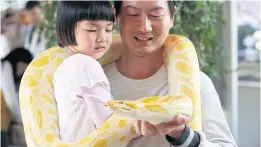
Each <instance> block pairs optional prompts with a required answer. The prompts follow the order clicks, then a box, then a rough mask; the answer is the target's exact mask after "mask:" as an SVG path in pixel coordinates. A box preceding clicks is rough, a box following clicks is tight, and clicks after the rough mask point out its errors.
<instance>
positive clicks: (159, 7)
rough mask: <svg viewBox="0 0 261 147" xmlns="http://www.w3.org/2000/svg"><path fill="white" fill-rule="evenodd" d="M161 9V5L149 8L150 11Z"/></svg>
mask: <svg viewBox="0 0 261 147" xmlns="http://www.w3.org/2000/svg"><path fill="white" fill-rule="evenodd" d="M162 9H164V8H163V7H161V6H156V7H154V8H152V9H150V10H151V11H155V10H162Z"/></svg>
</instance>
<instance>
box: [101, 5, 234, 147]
mask: <svg viewBox="0 0 261 147" xmlns="http://www.w3.org/2000/svg"><path fill="white" fill-rule="evenodd" d="M115 10H116V17H117V23H118V26H119V31H120V34H121V39H122V43H123V54H122V57H121V58H120V59H119V60H117V61H116V62H113V63H111V64H108V65H106V66H105V67H104V70H105V73H106V75H107V76H108V79H109V81H110V84H111V91H112V95H113V97H114V98H121V99H132V100H133V98H140V97H145V96H153V95H166V94H167V91H168V82H167V80H168V79H167V77H168V75H167V71H166V68H165V67H164V65H163V59H162V54H163V42H164V41H165V40H166V38H167V36H168V32H169V29H170V28H171V27H172V26H173V22H174V14H175V12H176V8H175V5H174V2H172V1H162V0H155V1H115ZM200 80H201V87H200V89H201V99H202V122H203V132H195V131H193V130H191V129H190V128H189V127H188V126H186V125H185V123H186V121H187V120H188V118H186V117H185V116H182V115H179V116H178V117H176V118H175V119H174V120H173V121H170V122H167V123H163V124H160V125H156V126H153V125H151V124H149V123H147V122H143V121H137V122H136V123H135V124H134V127H135V130H136V132H137V133H138V134H140V135H142V137H140V138H137V139H135V140H133V141H132V142H131V143H130V145H129V146H130V147H140V146H144V147H152V146H153V147H169V146H170V145H172V146H179V147H187V146H189V147H196V146H204V147H209V146H225V147H235V146H236V144H235V142H234V139H233V136H232V134H231V132H230V130H229V127H228V125H227V122H226V120H225V117H224V114H223V112H222V108H221V104H220V101H219V98H218V95H217V92H216V90H215V88H214V86H213V83H212V82H211V80H210V79H209V77H208V76H207V75H205V74H204V73H201V76H200Z"/></svg>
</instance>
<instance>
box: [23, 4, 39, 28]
mask: <svg viewBox="0 0 261 147" xmlns="http://www.w3.org/2000/svg"><path fill="white" fill-rule="evenodd" d="M26 15H27V16H26V17H27V20H28V23H30V24H33V25H34V24H36V23H37V22H38V21H39V20H41V17H42V10H41V8H38V7H35V8H32V9H29V10H26Z"/></svg>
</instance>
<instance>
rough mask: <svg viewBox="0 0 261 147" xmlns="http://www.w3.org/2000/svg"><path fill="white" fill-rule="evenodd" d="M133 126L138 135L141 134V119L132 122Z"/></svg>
mask: <svg viewBox="0 0 261 147" xmlns="http://www.w3.org/2000/svg"><path fill="white" fill-rule="evenodd" d="M133 127H134V129H135V131H136V133H137V134H138V135H142V134H141V121H140V120H138V121H136V122H134V124H133Z"/></svg>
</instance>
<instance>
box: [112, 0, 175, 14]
mask: <svg viewBox="0 0 261 147" xmlns="http://www.w3.org/2000/svg"><path fill="white" fill-rule="evenodd" d="M167 2H168V6H169V12H170V16H171V17H173V16H174V8H175V6H176V2H175V1H173V0H168V1H167ZM121 5H122V1H118V0H116V1H114V7H115V11H116V16H118V15H119V14H120V12H121Z"/></svg>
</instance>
